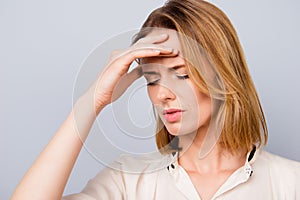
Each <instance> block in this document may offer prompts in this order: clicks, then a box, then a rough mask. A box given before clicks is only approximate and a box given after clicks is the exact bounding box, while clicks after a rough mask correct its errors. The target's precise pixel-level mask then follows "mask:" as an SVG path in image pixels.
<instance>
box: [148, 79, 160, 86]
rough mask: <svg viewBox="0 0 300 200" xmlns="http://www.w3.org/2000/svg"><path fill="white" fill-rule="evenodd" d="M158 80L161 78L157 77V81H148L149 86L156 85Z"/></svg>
mask: <svg viewBox="0 0 300 200" xmlns="http://www.w3.org/2000/svg"><path fill="white" fill-rule="evenodd" d="M158 81H159V79H157V80H155V81H150V82H148V83H147V86H151V85H155V84H156V83H157V82H158Z"/></svg>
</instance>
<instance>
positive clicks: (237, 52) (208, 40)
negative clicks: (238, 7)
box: [134, 0, 268, 153]
mask: <svg viewBox="0 0 300 200" xmlns="http://www.w3.org/2000/svg"><path fill="white" fill-rule="evenodd" d="M146 27H161V28H168V29H173V30H176V31H177V32H179V33H181V34H183V35H186V36H188V37H189V38H192V39H193V40H195V41H196V42H197V43H199V44H200V45H201V46H202V48H203V49H204V50H205V52H206V54H207V56H208V57H209V58H210V59H211V61H212V62H213V64H214V66H215V67H216V69H217V71H218V73H219V76H220V78H221V79H222V82H223V84H224V90H225V91H223V92H224V95H225V102H224V106H225V109H226V115H225V123H224V126H223V129H222V131H221V135H220V138H219V141H220V144H221V145H222V147H223V148H224V149H226V150H228V151H229V152H231V153H237V152H239V151H241V150H242V151H247V152H248V151H250V150H251V149H252V148H253V145H254V144H255V145H257V147H259V146H261V145H262V144H263V145H265V144H266V143H267V139H268V130H267V125H266V120H265V116H264V113H263V110H262V107H261V104H260V101H259V98H258V95H257V92H256V89H255V86H254V83H253V81H252V79H251V76H250V74H249V70H248V67H247V64H246V60H245V56H244V53H243V50H242V47H241V45H240V42H239V39H238V36H237V33H236V31H235V29H234V27H233V26H232V24H231V22H230V20H229V19H228V17H227V16H226V15H225V14H224V13H223V12H222V11H221V10H220V9H218V8H217V7H216V6H214V5H212V4H210V3H208V2H206V1H202V0H184V1H182V0H169V1H167V2H166V3H165V5H164V6H162V7H160V8H158V9H156V10H154V11H153V12H152V13H151V14H150V15H149V16H148V18H147V19H146V21H145V22H144V24H143V26H142V29H143V28H146ZM142 29H141V31H140V32H139V33H138V34H137V36H136V38H135V40H134V42H135V41H137V40H138V39H139V38H142V37H144V36H145V35H147V33H145V32H143V31H142ZM181 43H182V45H183V47H182V48H183V54H185V55H184V56H185V57H186V56H187V57H189V55H187V54H188V52H192V51H194V50H195V49H193V48H192V47H191V46H189V45H185V44H184V41H181ZM191 59H193V58H191ZM194 59H197V58H194ZM187 68H188V71H189V73H190V74H192V75H193V76H192V77H193V78H192V81H193V82H194V83H195V84H196V85H197V86H198V87H199V89H200V91H203V92H204V93H206V94H208V89H207V87H208V86H207V84H206V83H205V81H204V80H205V77H203V76H202V75H201V73H199V69H197V66H191V65H189V64H187ZM157 131H158V132H157V134H156V144H157V147H158V149H160V150H161V149H165V147H166V146H169V147H170V148H171V149H177V150H178V140H177V138H176V137H175V140H174V136H173V135H171V134H170V133H169V132H168V130H167V129H166V127H165V126H164V125H163V123H162V121H161V120H160V119H158V121H157Z"/></svg>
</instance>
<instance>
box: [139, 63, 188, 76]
mask: <svg viewBox="0 0 300 200" xmlns="http://www.w3.org/2000/svg"><path fill="white" fill-rule="evenodd" d="M183 67H185V65H176V66H174V67H170V68H169V69H168V70H169V71H176V70H178V69H180V68H183ZM143 74H159V73H158V72H155V71H143Z"/></svg>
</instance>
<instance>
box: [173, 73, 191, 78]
mask: <svg viewBox="0 0 300 200" xmlns="http://www.w3.org/2000/svg"><path fill="white" fill-rule="evenodd" d="M176 76H177V78H179V79H188V78H189V75H188V74H184V75H179V74H177V75H176Z"/></svg>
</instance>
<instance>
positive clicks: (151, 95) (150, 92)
mask: <svg viewBox="0 0 300 200" xmlns="http://www.w3.org/2000/svg"><path fill="white" fill-rule="evenodd" d="M147 91H148V96H149V98H150V100H151V102H152V104H155V102H156V94H157V91H156V89H155V88H154V87H147Z"/></svg>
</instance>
